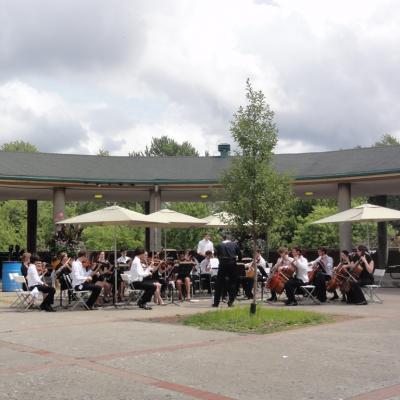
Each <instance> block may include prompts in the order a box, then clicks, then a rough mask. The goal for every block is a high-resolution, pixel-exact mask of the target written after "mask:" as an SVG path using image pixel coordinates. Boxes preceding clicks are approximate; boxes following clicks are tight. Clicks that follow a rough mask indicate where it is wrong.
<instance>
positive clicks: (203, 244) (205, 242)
mask: <svg viewBox="0 0 400 400" xmlns="http://www.w3.org/2000/svg"><path fill="white" fill-rule="evenodd" d="M206 251H211V252H212V253H213V254H214V245H213V242H212V241H211V236H210V234H209V233H205V234H204V237H203V239H202V240H200V241H199V243H198V244H197V254H198V260H199V262H201V261H203V260H204V258H205V257H206Z"/></svg>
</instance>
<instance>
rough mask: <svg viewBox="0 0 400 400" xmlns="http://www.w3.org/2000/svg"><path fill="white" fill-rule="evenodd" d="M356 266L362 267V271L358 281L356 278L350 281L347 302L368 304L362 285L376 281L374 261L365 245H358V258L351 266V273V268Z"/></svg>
mask: <svg viewBox="0 0 400 400" xmlns="http://www.w3.org/2000/svg"><path fill="white" fill-rule="evenodd" d="M356 266H359V267H361V272H360V274H359V276H358V280H357V281H356V280H355V279H353V280H351V281H350V291H349V292H348V294H347V302H348V303H352V304H357V305H364V304H368V303H367V301H366V299H365V297H364V294H363V292H362V289H361V287H362V286H365V285H372V284H373V283H374V276H373V273H374V261H373V260H372V257H371V256H370V255H369V254H368V251H367V248H366V247H365V246H363V245H360V246H358V247H357V249H356V259H355V261H354V264H353V265H352V267H351V268H350V273H352V272H351V270H352V269H353V270H354V269H355V267H356Z"/></svg>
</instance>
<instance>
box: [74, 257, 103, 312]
mask: <svg viewBox="0 0 400 400" xmlns="http://www.w3.org/2000/svg"><path fill="white" fill-rule="evenodd" d="M85 259H86V251H85V250H79V252H78V258H77V259H76V260H75V261H74V262H73V263H72V272H71V277H72V287H73V288H74V289H75V290H77V291H82V290H89V291H91V292H92V293H91V295H90V297H89V298H88V300H87V301H86V305H87V307H88V308H89V309H91V310H92V309H93V305H94V303H95V302H96V300H97V298H98V297H99V295H100V292H101V287H100V286H98V285H95V284H93V282H92V274H93V271H91V270H89V271H87V270H86V268H85V267H84V266H83V264H82V261H84V260H85Z"/></svg>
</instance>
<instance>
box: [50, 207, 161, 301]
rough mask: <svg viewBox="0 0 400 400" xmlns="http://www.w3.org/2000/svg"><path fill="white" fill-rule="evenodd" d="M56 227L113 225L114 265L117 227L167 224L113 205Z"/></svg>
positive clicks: (66, 221)
mask: <svg viewBox="0 0 400 400" xmlns="http://www.w3.org/2000/svg"><path fill="white" fill-rule="evenodd" d="M57 224H58V225H113V226H114V264H115V266H116V262H117V234H116V227H117V225H131V226H143V227H153V226H160V225H166V224H167V223H165V222H162V221H159V220H158V219H156V218H154V217H152V216H151V215H144V214H141V213H138V212H136V211H132V210H128V209H127V208H124V207H119V206H117V205H113V206H110V207H106V208H102V209H100V210H96V211H92V212H89V213H86V214H81V215H77V216H75V217H72V218H68V219H64V220H62V221H58V222H57ZM116 280H117V274H115V291H114V301H115V302H116V293H117V290H116V287H117V282H116Z"/></svg>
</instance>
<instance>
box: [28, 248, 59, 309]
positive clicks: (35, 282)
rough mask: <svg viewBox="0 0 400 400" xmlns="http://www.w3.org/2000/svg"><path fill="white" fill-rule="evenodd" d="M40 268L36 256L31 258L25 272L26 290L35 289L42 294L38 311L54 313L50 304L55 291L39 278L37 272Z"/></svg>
mask: <svg viewBox="0 0 400 400" xmlns="http://www.w3.org/2000/svg"><path fill="white" fill-rule="evenodd" d="M41 267H42V262H41V261H40V259H39V257H38V256H37V255H32V256H31V263H30V264H29V267H28V271H27V276H26V279H27V282H28V288H29V290H30V291H32V290H34V289H35V288H36V289H37V290H38V291H39V292H42V293H44V296H43V301H42V304H40V309H41V310H44V311H49V312H51V311H56V310H54V309H53V308H52V306H51V305H52V304H53V301H54V294H55V292H56V290H55V289H54V288H53V287H51V286H49V285H46V284H45V283H44V282H43V281H42V279H41V278H40V277H39V272H38V271H40V270H41Z"/></svg>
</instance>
